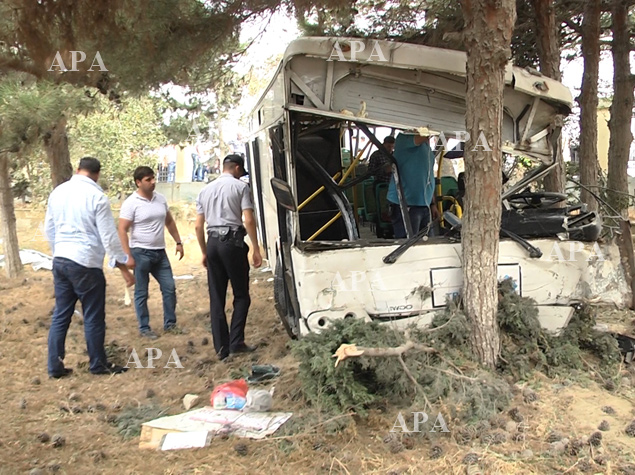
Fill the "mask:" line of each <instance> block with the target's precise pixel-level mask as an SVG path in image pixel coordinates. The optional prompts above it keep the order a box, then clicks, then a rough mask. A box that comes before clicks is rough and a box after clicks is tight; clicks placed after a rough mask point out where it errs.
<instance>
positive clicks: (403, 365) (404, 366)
mask: <svg viewBox="0 0 635 475" xmlns="http://www.w3.org/2000/svg"><path fill="white" fill-rule="evenodd" d="M399 363H401V367H402V368H403V370H404V373H406V376H408V378H410V381H412V383H413V384H414V385H415V388H417V389H418V390H419V392H420V393H421V395H422V396H423V400H424V401H425V403H426V406H427V407H428V408H430V409H432V405H431V404H430V401H428V397H427V396H426V393H425V391H424V390H423V387H422V386H421V384H419V381H417V379H416V378H415V377H414V376H413V375H412V373H411V372H410V370H409V369H408V366H407V365H406V362H405V361H404V360H403V355H399ZM424 409H426V407H424Z"/></svg>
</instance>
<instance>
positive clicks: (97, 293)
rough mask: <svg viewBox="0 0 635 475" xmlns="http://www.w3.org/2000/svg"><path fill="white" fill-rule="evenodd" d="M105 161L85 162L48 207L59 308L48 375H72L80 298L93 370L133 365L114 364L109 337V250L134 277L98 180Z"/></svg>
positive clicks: (53, 195)
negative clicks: (68, 361) (71, 337)
mask: <svg viewBox="0 0 635 475" xmlns="http://www.w3.org/2000/svg"><path fill="white" fill-rule="evenodd" d="M100 170H101V164H100V163H99V160H97V159H96V158H92V157H84V158H82V159H81V160H80V162H79V168H78V170H77V174H76V175H74V176H73V177H72V178H71V179H70V180H69V181H67V182H66V183H62V184H61V185H59V186H58V187H57V188H55V189H54V190H53V192H52V193H51V195H50V196H49V200H48V208H47V210H46V219H45V225H44V226H45V230H46V237H47V239H48V241H49V244H50V246H51V250H52V251H53V284H54V286H55V310H54V312H53V318H52V321H51V328H50V330H49V338H48V373H49V376H50V377H51V378H61V377H64V376H68V375H70V374H71V373H72V371H73V370H72V369H70V368H65V367H64V357H65V355H66V350H65V345H66V334H67V333H68V327H69V325H70V323H71V318H72V316H73V312H74V311H75V304H76V303H77V300H79V301H80V302H81V303H82V310H83V313H84V335H85V337H86V346H87V347H88V356H89V359H90V364H89V371H90V372H91V373H93V374H115V373H122V372H124V371H126V370H127V368H122V367H121V366H115V365H113V364H111V363H108V360H107V358H106V351H105V349H104V338H105V336H106V311H105V308H106V279H105V277H104V271H103V269H102V268H103V265H104V257H105V254H106V253H108V255H109V256H110V266H111V267H118V268H119V269H120V270H121V273H122V275H123V278H124V280H125V281H126V284H127V285H128V286H131V285H132V284H134V277H133V276H132V274H131V273H130V271H129V270H128V267H127V266H126V264H127V265H128V266H129V267H132V266H133V265H134V264H133V263H132V262H128V259H127V256H126V254H125V253H124V252H123V249H122V248H121V243H120V242H119V238H118V237H117V230H116V228H115V226H114V220H113V217H112V211H111V209H110V202H109V201H108V197H107V196H106V195H105V194H104V192H103V191H102V189H101V187H100V186H99V185H98V184H97V180H98V179H99V172H100Z"/></svg>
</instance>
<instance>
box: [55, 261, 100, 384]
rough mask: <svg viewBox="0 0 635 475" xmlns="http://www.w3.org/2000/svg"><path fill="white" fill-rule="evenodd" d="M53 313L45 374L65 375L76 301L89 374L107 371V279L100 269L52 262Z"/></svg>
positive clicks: (66, 262) (68, 262)
mask: <svg viewBox="0 0 635 475" xmlns="http://www.w3.org/2000/svg"><path fill="white" fill-rule="evenodd" d="M53 285H54V287H55V311H54V312H53V318H52V321H51V328H50V329H49V339H48V347H49V348H48V349H49V355H48V373H49V375H50V376H55V375H60V374H62V373H63V371H64V357H65V356H66V348H65V344H66V334H67V333H68V327H69V326H70V324H71V318H72V316H73V312H74V311H75V304H76V303H77V300H79V301H80V302H81V303H82V310H83V313H84V336H85V338H86V346H87V348H88V356H89V358H90V366H89V370H90V371H91V372H95V371H99V370H103V369H105V368H106V364H107V362H108V359H107V358H106V351H105V350H104V338H105V336H106V310H105V309H106V278H105V277H104V272H103V270H101V269H95V268H91V267H84V266H81V265H79V264H77V263H76V262H73V261H71V260H69V259H64V258H61V257H56V258H54V259H53Z"/></svg>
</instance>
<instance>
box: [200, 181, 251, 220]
mask: <svg viewBox="0 0 635 475" xmlns="http://www.w3.org/2000/svg"><path fill="white" fill-rule="evenodd" d="M245 209H254V203H253V200H252V198H251V191H250V189H249V185H248V184H247V183H245V182H243V181H241V180H237V179H236V178H234V177H233V176H232V175H231V174H229V173H223V174H222V175H221V176H219V177H218V178H217V179H216V180H214V181H213V182H211V183H210V184H209V185H207V186H206V187H205V188H203V189H202V190H201V192H200V193H199V194H198V198H196V212H197V213H198V214H202V215H204V216H205V221H206V222H207V230H208V231H209V230H210V228H213V227H215V226H231V228H232V230H236V229H238V228H239V227H241V226H242V225H243V219H242V214H243V210H245Z"/></svg>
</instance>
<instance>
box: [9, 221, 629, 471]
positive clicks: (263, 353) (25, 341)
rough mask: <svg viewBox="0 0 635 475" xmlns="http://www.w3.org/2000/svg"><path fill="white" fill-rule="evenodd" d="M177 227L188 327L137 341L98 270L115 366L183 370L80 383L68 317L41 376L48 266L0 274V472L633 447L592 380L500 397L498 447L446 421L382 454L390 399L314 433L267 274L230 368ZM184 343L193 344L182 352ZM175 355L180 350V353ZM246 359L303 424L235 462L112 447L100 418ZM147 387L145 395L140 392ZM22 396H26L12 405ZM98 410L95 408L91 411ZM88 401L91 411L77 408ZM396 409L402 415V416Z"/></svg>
mask: <svg viewBox="0 0 635 475" xmlns="http://www.w3.org/2000/svg"><path fill="white" fill-rule="evenodd" d="M28 232H29V230H21V238H22V240H23V241H22V242H23V247H31V248H36V249H39V250H43V251H45V250H46V244H45V243H40V242H37V241H32V242H28V241H27V240H25V236H27V237H28V236H29V235H28V234H26V233H28ZM181 233H182V235H183V237H184V241H185V244H186V252H187V254H188V255H187V257H186V259H185V260H184V261H182V262H173V265H174V270H175V274H176V275H182V274H193V275H194V276H195V279H193V280H178V281H177V294H178V299H179V300H178V308H177V311H178V318H179V323H180V324H181V325H182V326H184V327H185V328H186V329H187V330H188V331H189V333H188V334H186V335H163V336H161V338H160V339H159V340H157V341H156V342H153V344H152V345H150V344H149V343H148V342H147V341H145V340H142V339H140V338H139V337H138V335H137V328H136V319H135V315H134V309H133V308H132V307H126V306H125V305H124V304H123V297H124V292H123V289H124V287H123V282H122V280H121V278H120V277H119V276H118V275H116V274H115V273H109V272H107V279H108V289H107V322H108V330H107V336H106V342H107V343H113V342H115V343H116V344H117V346H118V347H120V348H123V349H124V350H123V351H122V352H121V354H122V357H123V358H125V357H126V355H127V354H128V353H129V351H130V350H131V349H132V348H135V349H136V350H137V352H138V354H139V357H140V358H141V360H142V361H145V348H146V347H148V346H155V347H159V348H161V349H162V350H163V352H164V357H163V359H162V361H164V362H165V361H167V354H169V352H170V351H171V349H172V348H176V351H177V353H178V355H179V356H180V357H182V363H183V365H184V366H185V369H182V370H177V369H173V368H163V367H161V366H163V365H157V366H159V367H157V368H155V369H131V370H130V371H129V372H128V373H126V374H123V375H115V376H112V377H96V376H92V375H90V374H89V373H88V372H87V369H86V367H85V361H86V360H87V357H86V354H85V342H84V338H83V327H82V326H81V325H80V323H79V320H80V319H79V318H74V320H73V323H72V324H71V328H70V331H69V335H68V339H67V357H66V363H67V365H68V366H69V367H72V368H74V369H75V374H74V375H73V376H72V377H71V378H68V379H63V380H49V379H48V378H47V375H46V353H47V334H48V331H47V325H48V323H49V322H50V316H49V312H50V310H51V309H52V308H53V304H54V300H53V292H52V277H51V275H50V273H49V272H47V271H39V272H33V271H32V270H26V271H25V274H24V277H23V278H21V279H19V280H18V281H15V282H8V281H7V280H6V279H5V278H4V276H2V277H0V289H1V290H0V361H1V364H0V385H2V387H3V388H4V389H3V391H2V392H1V393H0V421H1V423H2V424H1V427H2V431H1V432H0V460H2V464H1V465H0V474H5V473H6V474H13V473H28V472H29V471H30V470H31V469H33V468H35V467H39V468H41V469H43V470H44V471H45V472H48V471H49V470H52V469H55V468H56V467H55V466H56V465H59V473H68V474H75V473H124V474H145V473H163V474H186V473H187V474H199V473H200V474H203V473H204V474H215V473H219V474H220V473H251V474H260V473H267V474H270V473H272V474H289V473H294V474H297V475H301V474H315V473H325V474H327V473H328V474H331V473H332V474H351V475H352V474H386V473H392V474H397V473H399V474H418V473H447V474H459V473H460V474H464V473H468V469H467V466H466V465H465V464H464V463H463V459H464V457H465V456H466V455H467V454H468V453H475V454H477V455H478V457H479V461H478V465H476V466H472V468H471V469H470V471H469V473H471V474H476V473H487V474H511V473H514V474H544V473H565V472H566V473H581V472H580V467H581V461H588V460H591V459H592V457H597V456H598V455H605V456H608V457H609V461H608V463H605V465H599V464H597V463H595V462H593V461H591V462H590V463H591V467H592V470H593V471H592V472H591V473H619V468H620V467H621V466H622V465H624V464H625V463H626V462H628V461H629V458H632V454H633V453H635V439H633V438H630V437H628V436H626V435H625V434H624V433H623V426H624V427H625V426H626V424H627V423H628V422H629V421H630V420H631V419H633V416H634V415H635V414H633V412H632V411H633V406H632V399H631V401H629V400H628V399H627V398H628V397H631V398H632V396H633V392H632V389H626V388H618V390H617V392H614V393H609V392H607V391H605V390H603V389H601V388H599V387H598V386H597V385H596V384H595V383H589V384H588V385H587V387H581V386H580V385H564V384H562V382H561V381H553V380H550V379H547V378H545V377H542V376H541V375H536V376H535V377H534V378H533V379H532V380H531V381H529V382H527V384H528V385H529V386H531V387H532V388H534V389H535V390H536V391H537V392H538V394H539V396H540V399H539V400H538V401H536V402H533V403H529V404H527V403H524V402H523V400H522V395H521V394H517V395H516V397H515V400H514V402H513V406H512V407H514V406H515V407H518V408H519V410H520V412H521V414H522V415H523V417H524V424H525V426H526V429H525V434H526V436H525V438H524V440H519V441H514V440H512V438H511V437H509V438H508V439H507V441H506V442H504V443H502V444H498V445H487V444H486V443H484V441H483V440H482V439H476V440H473V441H471V442H469V443H468V444H466V445H460V444H458V443H457V442H456V441H455V434H456V431H457V429H458V428H457V427H453V426H452V423H451V422H448V425H449V428H450V430H451V431H452V433H451V434H450V435H449V436H439V435H434V434H427V435H426V436H425V437H424V436H421V435H417V436H416V437H414V441H413V443H412V447H411V448H407V449H404V450H401V451H396V452H397V453H393V452H395V451H394V450H392V449H391V445H390V444H387V443H384V441H383V439H384V438H385V436H386V435H387V434H389V431H390V429H391V428H392V427H393V425H394V423H395V419H396V415H397V411H398V410H399V409H398V408H394V407H390V405H388V407H387V409H386V410H385V411H384V412H381V411H379V410H372V411H370V414H369V416H368V418H367V419H365V420H362V419H359V418H357V417H351V416H348V415H343V416H342V418H343V419H346V420H351V423H350V424H348V425H347V426H346V428H345V429H343V430H342V431H341V432H340V433H337V434H329V433H328V431H327V430H326V427H327V426H328V425H329V424H328V423H329V422H332V421H328V419H329V417H330V416H325V415H324V414H320V413H319V408H309V407H307V405H306V403H305V402H304V400H303V398H302V395H301V390H300V386H299V382H298V377H297V372H298V363H297V362H296V361H295V360H294V359H293V358H292V357H291V356H290V354H289V350H288V348H287V343H288V340H287V337H286V334H285V332H284V330H283V328H282V326H281V324H280V323H279V322H278V320H277V317H276V315H275V310H274V308H273V300H272V295H273V292H272V284H271V283H269V282H267V281H266V280H267V278H269V277H270V275H269V274H264V273H261V272H260V271H254V272H253V274H252V282H254V281H255V280H258V283H256V284H253V285H252V308H251V311H250V317H249V321H248V325H247V339H248V341H249V342H254V343H255V342H259V343H262V344H263V345H265V346H263V348H261V349H260V350H259V351H258V352H257V353H256V354H255V355H254V356H253V357H252V356H242V357H240V358H238V359H237V360H235V361H234V362H232V363H231V364H229V365H222V364H219V363H217V362H216V360H215V358H214V355H213V348H212V346H211V335H210V334H209V320H208V317H207V316H206V314H207V312H208V297H207V291H206V278H205V273H204V270H203V269H202V267H200V265H199V258H198V249H197V246H196V243H195V239H194V235H193V230H192V229H191V228H187V225H186V224H183V225H182V226H181ZM150 293H151V296H152V302H151V304H150V313H151V323H152V324H153V325H154V328H155V329H157V330H158V329H160V321H161V301H160V294H159V290H158V287H157V286H156V284H155V283H153V284H152V286H151V289H150ZM230 306H231V301H229V303H228V307H230ZM78 308H79V307H78ZM628 318H631V317H630V316H629V317H625V316H623V318H622V320H623V321H624V322H628V321H629V320H628ZM625 324H626V323H625ZM204 337H207V338H208V339H210V344H209V345H207V346H203V345H202V339H203V338H204ZM189 341H191V342H192V343H193V346H190V345H188V342H189ZM113 346H114V345H113ZM188 347H190V348H193V349H190V350H189V351H190V352H189V353H188ZM255 362H258V363H275V364H276V365H278V366H280V367H281V368H282V375H281V376H280V378H278V379H277V380H276V381H275V385H276V394H275V398H274V399H275V406H274V410H284V411H292V412H293V413H294V414H295V415H297V416H301V415H307V414H308V418H309V422H307V423H305V424H304V425H300V426H298V427H296V428H295V430H294V431H292V433H288V432H289V431H287V432H285V428H284V427H283V428H282V429H281V430H280V431H279V432H278V433H276V434H275V435H274V436H273V437H271V438H270V439H266V440H262V441H251V440H245V441H240V442H244V443H245V445H246V446H247V455H246V456H241V455H239V454H238V453H237V452H236V451H235V450H234V446H235V445H236V444H237V443H238V442H239V441H238V440H236V439H232V438H230V439H227V440H214V441H213V442H212V444H211V446H210V447H209V448H206V449H201V450H192V451H179V452H172V453H161V452H156V451H144V450H140V449H139V448H138V446H137V444H138V438H134V439H131V440H124V439H123V438H122V437H121V435H120V434H119V433H118V431H117V428H116V427H115V425H113V424H112V423H109V422H108V421H107V419H108V416H115V417H116V416H117V415H118V414H120V413H121V411H122V410H124V409H125V408H126V407H129V406H135V407H139V406H145V405H151V404H154V405H157V406H161V407H165V408H167V409H168V411H169V413H170V414H174V413H178V412H181V411H182V410H183V409H182V405H181V398H182V397H183V396H184V395H185V394H187V393H194V394H199V395H200V396H201V397H202V399H203V400H204V401H207V400H208V398H209V395H210V393H211V389H212V387H213V385H215V384H218V383H220V382H223V381H227V380H230V379H232V378H234V377H237V376H239V375H240V374H242V372H244V371H247V370H248V369H249V367H250V365H251V364H252V363H255ZM35 378H38V379H39V382H40V383H39V384H37V383H36V381H35ZM148 390H152V391H153V392H154V396H152V397H148ZM72 393H75V394H77V395H79V400H77V401H71V400H70V399H69V396H70V395H71V394H72ZM22 399H24V400H25V401H26V406H25V408H24V409H21V403H22ZM99 404H101V405H103V406H104V407H105V410H100V409H98V405H99ZM606 405H610V406H612V407H613V408H614V409H615V411H616V414H615V415H608V414H605V413H603V412H602V411H601V410H600V408H601V407H602V406H606ZM74 406H77V407H80V408H81V409H82V412H81V413H77V414H73V413H72V410H71V411H70V412H68V411H63V410H62V409H60V408H61V407H65V408H67V409H72V408H73V407H74ZM89 406H91V407H92V410H93V411H94V412H90V411H89ZM99 407H101V406H99ZM402 410H403V411H404V413H405V411H406V409H402ZM410 410H417V409H416V408H412V409H410ZM506 418H507V420H509V417H508V416H506ZM603 419H607V420H609V422H610V424H611V430H610V431H608V432H605V433H604V438H603V441H602V445H601V446H600V447H599V448H593V453H591V449H590V447H587V448H585V450H583V451H582V452H581V453H580V454H579V455H578V456H576V457H571V456H567V455H550V454H549V453H548V451H549V448H550V445H549V443H548V442H546V438H547V435H548V434H549V433H550V432H552V431H560V432H562V433H563V434H564V435H566V436H567V437H569V438H577V437H581V436H583V435H587V436H588V435H590V434H591V433H592V432H593V431H594V430H595V429H596V427H597V425H598V424H599V423H600V421H601V420H603ZM292 420H293V419H292ZM406 420H411V419H409V418H408V417H406ZM431 420H432V418H431ZM446 420H448V421H449V418H446ZM338 422H341V421H338ZM409 425H410V426H411V424H409ZM428 430H429V428H428ZM42 432H46V433H48V434H49V435H50V436H51V437H53V435H55V434H60V435H63V436H64V437H65V439H66V444H65V445H64V446H63V447H60V448H53V447H52V446H51V443H50V442H48V443H42V442H40V441H39V440H38V435H40V434H41V433H42ZM510 435H511V434H510ZM433 445H440V446H441V447H442V449H443V454H442V455H441V457H440V458H438V459H432V458H431V457H430V449H431V447H432V446H433ZM527 449H530V450H531V451H532V452H533V454H534V455H533V457H531V458H522V457H521V455H520V454H521V453H522V452H523V451H524V450H527Z"/></svg>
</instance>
